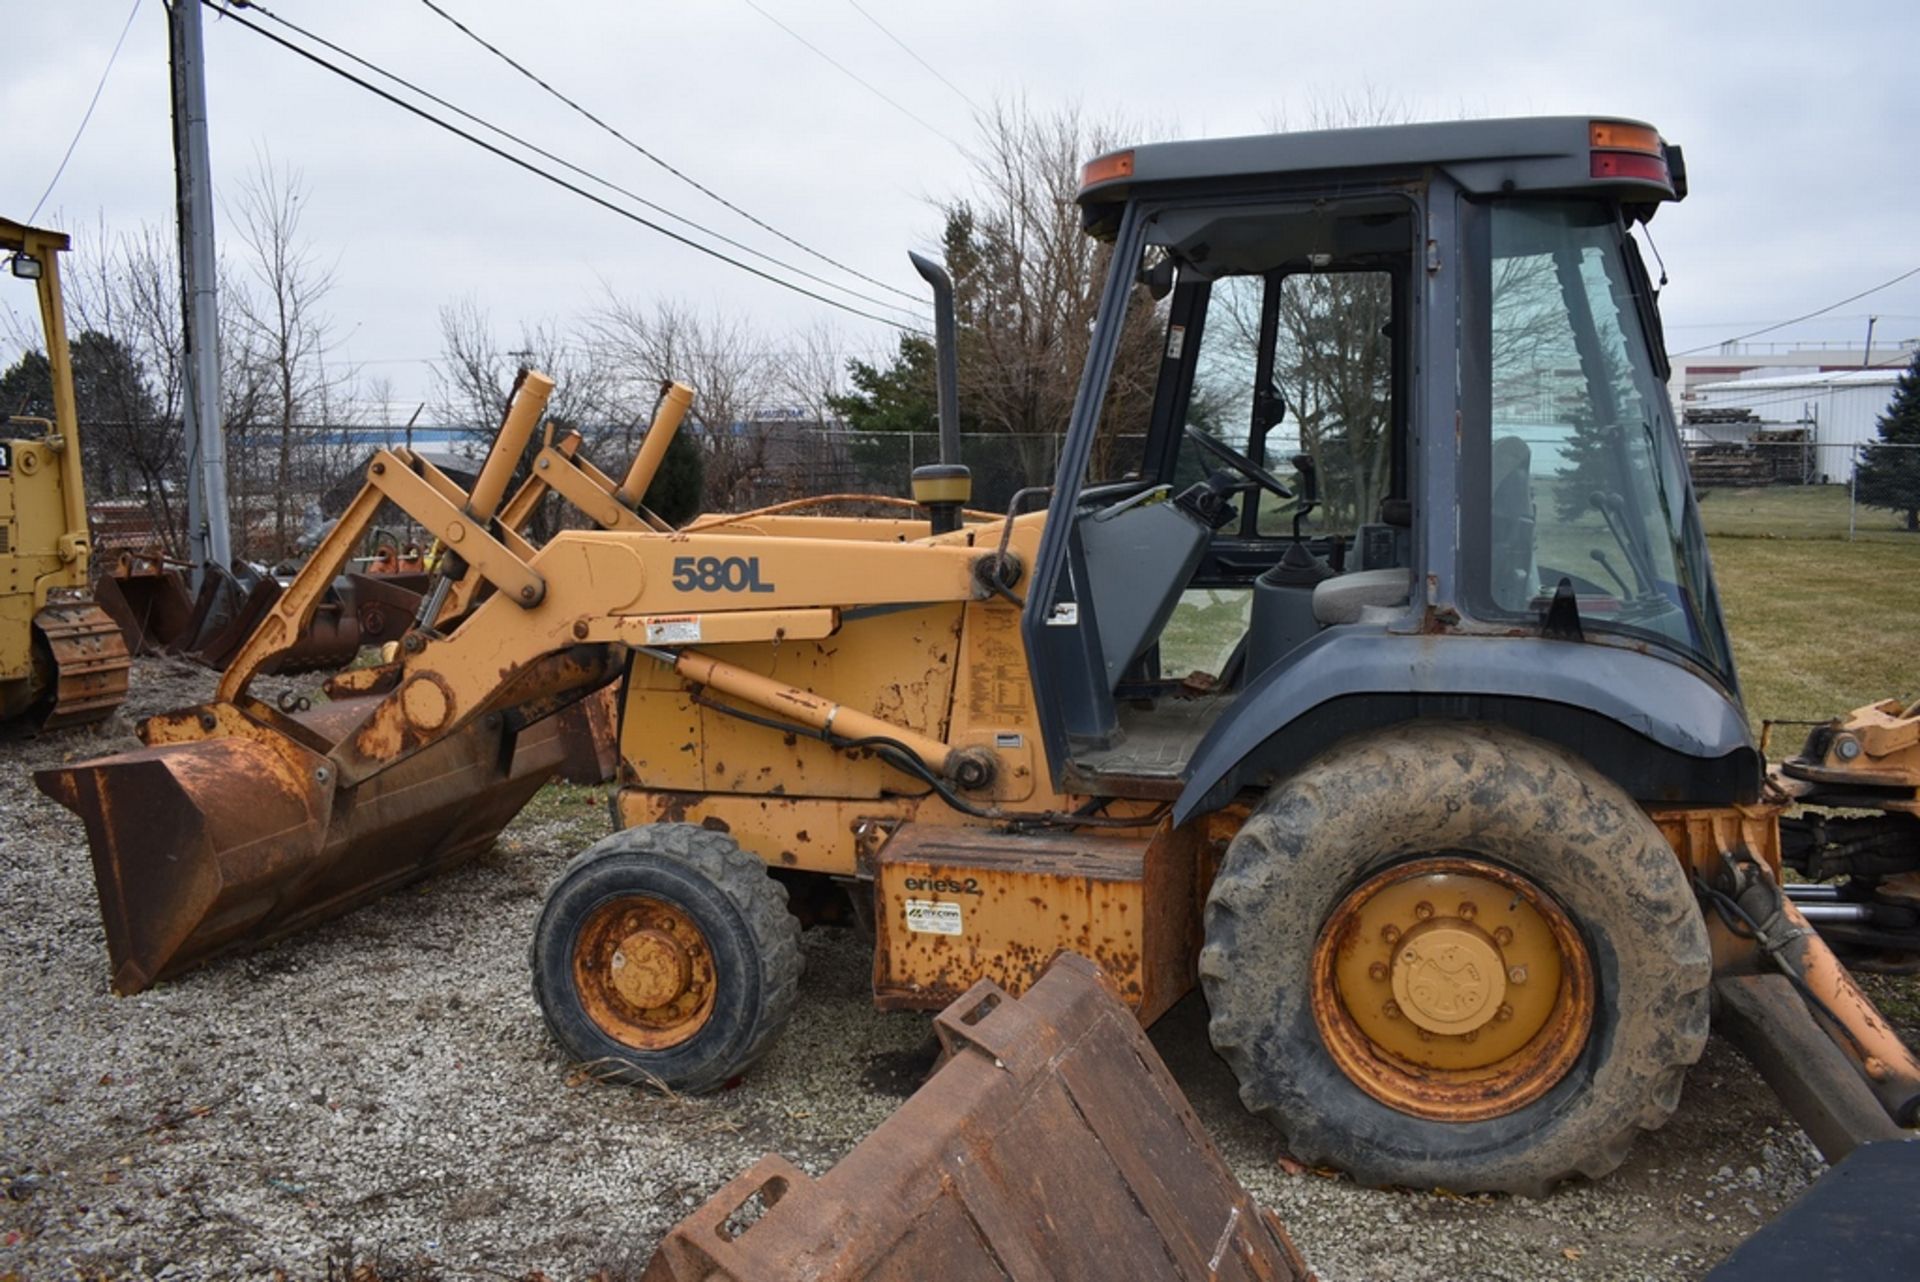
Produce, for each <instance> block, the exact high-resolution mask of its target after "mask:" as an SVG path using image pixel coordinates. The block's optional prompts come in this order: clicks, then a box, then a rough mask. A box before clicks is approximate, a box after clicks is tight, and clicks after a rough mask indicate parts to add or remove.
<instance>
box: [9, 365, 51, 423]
mask: <svg viewBox="0 0 1920 1282" xmlns="http://www.w3.org/2000/svg"><path fill="white" fill-rule="evenodd" d="M11 414H17V415H20V416H22V417H26V418H52V417H53V370H52V367H51V366H50V365H48V364H47V357H46V354H45V353H44V352H27V353H24V354H23V355H22V356H21V357H20V359H19V360H18V361H15V362H14V364H13V365H12V367H11V368H9V369H8V370H7V372H6V373H5V374H0V417H5V416H7V415H11Z"/></svg>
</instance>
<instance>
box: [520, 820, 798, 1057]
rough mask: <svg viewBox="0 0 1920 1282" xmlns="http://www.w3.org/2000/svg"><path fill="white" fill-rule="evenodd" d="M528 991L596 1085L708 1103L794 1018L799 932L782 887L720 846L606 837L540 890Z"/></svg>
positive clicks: (682, 828) (696, 839)
mask: <svg viewBox="0 0 1920 1282" xmlns="http://www.w3.org/2000/svg"><path fill="white" fill-rule="evenodd" d="M530 952H531V962H532V968H533V992H534V997H535V999H536V1000H537V1001H538V1002H539V1003H540V1010H541V1013H542V1015H543V1016H545V1018H546V1022H547V1027H548V1029H549V1030H551V1031H552V1033H553V1036H554V1038H555V1040H557V1041H558V1042H559V1043H560V1044H561V1046H563V1047H565V1048H566V1050H567V1053H568V1054H569V1055H571V1056H572V1057H573V1058H574V1059H575V1060H577V1061H579V1062H580V1063H583V1064H585V1065H587V1066H588V1067H589V1068H590V1069H591V1070H592V1071H593V1072H594V1074H595V1075H596V1076H598V1077H601V1078H602V1079H604V1080H608V1081H617V1082H625V1083H628V1084H632V1085H654V1086H664V1087H666V1088H668V1089H670V1090H675V1091H686V1092H694V1093H698V1092H703V1091H712V1090H717V1089H719V1088H720V1087H722V1086H724V1085H726V1084H727V1083H728V1082H729V1081H731V1080H732V1079H734V1078H735V1077H737V1076H739V1075H740V1074H741V1073H743V1072H745V1071H746V1069H747V1068H748V1067H749V1066H750V1065H752V1064H753V1062H754V1061H755V1060H757V1059H759V1058H760V1056H761V1055H762V1054H764V1053H765V1051H766V1049H767V1047H768V1046H769V1045H771V1044H772V1042H773V1038H774V1036H775V1034H777V1033H778V1032H779V1031H780V1029H781V1027H782V1026H784V1025H785V1023H786V1022H787V1017H788V1016H789V1015H790V1014H792V1012H793V1004H794V998H795V994H796V992H797V990H798V986H799V977H800V926H799V923H798V922H797V921H796V920H795V919H794V917H793V915H792V914H791V913H789V912H788V911H787V892H786V889H785V887H783V886H781V885H780V883H779V882H777V881H775V880H774V879H773V878H772V877H771V876H770V875H769V874H768V872H767V870H766V867H765V865H764V864H762V863H761V862H760V860H759V859H757V858H755V857H754V856H753V855H751V854H749V853H748V852H746V851H744V850H742V849H741V848H740V845H739V843H738V842H736V841H734V840H733V838H732V837H730V836H728V835H726V834H725V833H720V832H712V831H709V830H707V829H705V828H700V827H697V826H695V825H692V824H647V825H643V826H641V827H638V828H628V829H626V830H624V831H621V832H617V833H614V834H613V835H612V836H610V837H607V838H605V839H604V840H601V841H599V842H597V843H595V844H594V845H593V846H592V847H590V848H589V849H587V850H586V851H585V852H584V853H582V854H581V855H580V856H579V857H578V858H576V859H575V860H574V861H573V862H572V863H571V864H569V865H568V866H567V869H566V871H565V872H563V873H562V874H561V875H560V877H559V878H558V880H556V881H555V882H554V884H553V885H552V887H550V888H549V889H548V891H547V900H546V904H545V905H544V906H543V907H542V909H541V911H540V920H539V923H538V925H537V926H536V927H535V929H534V935H533V944H532V947H531V950H530Z"/></svg>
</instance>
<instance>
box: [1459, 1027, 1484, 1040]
mask: <svg viewBox="0 0 1920 1282" xmlns="http://www.w3.org/2000/svg"><path fill="white" fill-rule="evenodd" d="M1460 1040H1461V1041H1463V1042H1477V1041H1479V1040H1480V1030H1479V1029H1477V1028H1469V1029H1468V1030H1467V1031H1466V1032H1464V1033H1462V1034H1460Z"/></svg>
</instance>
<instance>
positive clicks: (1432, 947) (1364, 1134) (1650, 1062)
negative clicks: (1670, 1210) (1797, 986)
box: [1200, 724, 1712, 1196]
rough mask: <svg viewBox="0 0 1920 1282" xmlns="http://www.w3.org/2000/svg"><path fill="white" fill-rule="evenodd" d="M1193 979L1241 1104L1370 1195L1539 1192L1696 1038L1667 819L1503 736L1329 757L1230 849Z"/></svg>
mask: <svg viewBox="0 0 1920 1282" xmlns="http://www.w3.org/2000/svg"><path fill="white" fill-rule="evenodd" d="M1200 974H1201V982H1202V984H1203V986H1204V988H1205V991H1206V995H1207V1000H1208V1003H1209V1006H1210V1008H1211V1012H1212V1022H1211V1026H1210V1032H1211V1035H1212V1040H1213V1044H1214V1046H1215V1048H1216V1049H1217V1050H1218V1051H1219V1052H1220V1054H1221V1055H1222V1056H1223V1057H1224V1058H1225V1059H1226V1061H1227V1062H1228V1064H1229V1065H1230V1066H1231V1067H1232V1068H1233V1071H1234V1073H1235V1074H1236V1075H1237V1076H1238V1078H1239V1080H1240V1094H1241V1098H1242V1099H1243V1100H1244V1101H1245V1103H1246V1105H1247V1107H1248V1108H1250V1109H1252V1110H1253V1111H1254V1112H1256V1113H1259V1114H1261V1115H1263V1116H1265V1117H1266V1118H1268V1119H1269V1120H1270V1121H1272V1122H1273V1123H1274V1125H1275V1126H1277V1127H1278V1128H1279V1129H1280V1131H1281V1132H1282V1133H1283V1134H1284V1135H1285V1137H1286V1140H1287V1143H1288V1146H1289V1148H1290V1149H1291V1151H1292V1152H1293V1155H1294V1156H1295V1157H1297V1158H1299V1159H1300V1160H1301V1161H1304V1162H1308V1163H1312V1164H1325V1165H1332V1166H1336V1167H1339V1168H1341V1169H1343V1170H1346V1171H1348V1172H1350V1173H1351V1174H1352V1175H1353V1176H1354V1178H1355V1179H1357V1180H1359V1181H1361V1182H1363V1183H1367V1184H1374V1185H1384V1184H1399V1185H1410V1186H1415V1187H1444V1188H1449V1189H1453V1190H1456V1191H1461V1192H1466V1191H1475V1190H1502V1191H1509V1192H1517V1193H1524V1194H1529V1195H1534V1196H1538V1195H1540V1194H1542V1193H1544V1192H1545V1191H1546V1190H1547V1189H1549V1188H1551V1187H1552V1186H1553V1185H1554V1184H1555V1183H1558V1182H1559V1181H1561V1180H1564V1179H1566V1178H1568V1177H1570V1176H1573V1175H1586V1176H1589V1177H1597V1176H1600V1175H1604V1174H1605V1173H1607V1172H1608V1171H1611V1170H1612V1169H1613V1168H1614V1167H1616V1166H1618V1165H1619V1164H1620V1162H1621V1161H1622V1160H1623V1159H1624V1158H1625V1156H1626V1153H1627V1150H1628V1148H1629V1146H1630V1145H1631V1143H1632V1141H1633V1139H1634V1137H1635V1136H1636V1135H1637V1134H1638V1133H1639V1132H1640V1131H1642V1130H1651V1129H1654V1128H1656V1127H1658V1126H1660V1125H1661V1124H1662V1123H1663V1122H1665V1121H1666V1119H1667V1117H1668V1116H1669V1115H1671V1113H1672V1112H1673V1110H1674V1108H1675V1106H1676V1105H1677V1104H1678V1102H1679V1097H1680V1087H1681V1080H1682V1078H1683V1076H1684V1074H1685V1072H1686V1068H1687V1066H1688V1065H1690V1064H1692V1063H1693V1062H1694V1061H1696V1060H1697V1059H1698V1058H1699V1057H1700V1054H1701V1051H1702V1050H1703V1049H1704V1047H1705V1045H1706V1038H1707V1023H1708V1015H1709V1011H1708V983H1709V981H1710V979H1711V977H1712V966H1711V960H1710V955H1709V947H1708V941H1707V934H1706V928H1705V926H1704V924H1703V923H1702V921H1701V920H1700V914H1699V910H1698V908H1697V906H1696V904H1695V901H1694V898H1693V895H1692V893H1691V889H1690V887H1689V885H1688V882H1687V878H1686V875H1685V873H1684V871H1683V869H1682V868H1681V866H1680V863H1679V861H1678V860H1677V859H1676V858H1675V856H1674V853H1673V851H1672V849H1671V848H1670V847H1669V846H1668V845H1667V843H1666V842H1665V841H1664V840H1663V839H1662V838H1661V836H1660V833H1659V830H1658V829H1657V828H1655V827H1654V825H1653V823H1652V822H1651V821H1650V820H1649V819H1648V818H1647V816H1646V814H1645V812H1643V811H1642V810H1641V809H1640V808H1639V807H1638V806H1637V805H1635V804H1634V802H1633V801H1632V799H1631V798H1629V797H1628V796H1627V795H1626V794H1625V793H1624V792H1622V791H1621V790H1620V789H1619V788H1618V787H1617V786H1615V785H1614V784H1613V783H1612V782H1611V781H1609V780H1607V779H1606V778H1605V777H1604V776H1602V775H1600V774H1599V773H1598V772H1597V771H1595V770H1594V769H1593V768H1592V767H1590V766H1588V765H1587V764H1586V763H1584V762H1582V761H1580V760H1579V759H1578V758H1576V757H1574V756H1573V755H1571V754H1569V753H1567V752H1564V751H1561V750H1560V749H1557V748H1553V747H1550V746H1548V745H1545V744H1542V743H1539V742H1538V741H1535V740H1531V739H1528V738H1526V737H1524V736H1522V735H1519V734H1516V733H1514V732H1512V731H1509V730H1506V729H1504V728H1498V727H1487V726H1472V725H1459V724H1415V725H1409V726H1405V727H1400V728H1396V729H1392V730H1388V731H1384V732H1380V733H1376V734H1372V735H1369V736H1367V737H1364V738H1361V739H1358V740H1350V741H1348V742H1346V743H1343V744H1340V745H1338V746H1336V747H1335V748H1333V749H1332V750H1330V751H1329V752H1327V753H1326V754H1325V755H1323V756H1321V757H1320V758H1318V759H1317V760H1316V761H1314V762H1313V763H1312V764H1310V765H1309V766H1307V767H1306V768H1305V769H1304V770H1302V771H1300V772H1299V773H1298V774H1296V775H1295V776H1293V777H1292V778H1291V779H1289V780H1287V781H1286V782H1284V783H1282V784H1281V785H1279V786H1278V787H1276V788H1275V789H1274V790H1273V792H1272V793H1270V794H1269V795H1268V797H1267V798H1266V800H1265V801H1264V802H1262V804H1261V805H1260V806H1259V808H1258V809H1257V810H1255V812H1254V813H1253V814H1252V815H1251V816H1250V817H1249V818H1248V820H1247V822H1246V824H1245V825H1244V826H1243V827H1242V828H1241V830H1240V832H1239V833H1238V834H1237V835H1236V836H1235V838H1234V839H1233V842H1232V844H1231V845H1230V847H1229V848H1228V851H1227V855H1226V858H1225V861H1224V863H1223V866H1222V868H1221V871H1220V875H1219V877H1218V878H1217V879H1216V881H1215V883H1214V886H1213V890H1212V893H1211V894H1210V895H1209V897H1208V901H1207V908H1206V943H1205V947H1204V948H1203V950H1202V953H1201V959H1200Z"/></svg>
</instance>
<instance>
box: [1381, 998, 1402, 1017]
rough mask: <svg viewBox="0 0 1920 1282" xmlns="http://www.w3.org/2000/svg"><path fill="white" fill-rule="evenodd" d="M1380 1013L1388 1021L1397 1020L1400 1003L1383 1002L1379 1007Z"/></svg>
mask: <svg viewBox="0 0 1920 1282" xmlns="http://www.w3.org/2000/svg"><path fill="white" fill-rule="evenodd" d="M1380 1013H1381V1014H1382V1015H1385V1016H1386V1017H1387V1018H1388V1019H1399V1018H1400V1003H1399V1002H1395V1001H1389V1002H1385V1003H1383V1004H1382V1005H1381V1007H1380Z"/></svg>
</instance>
